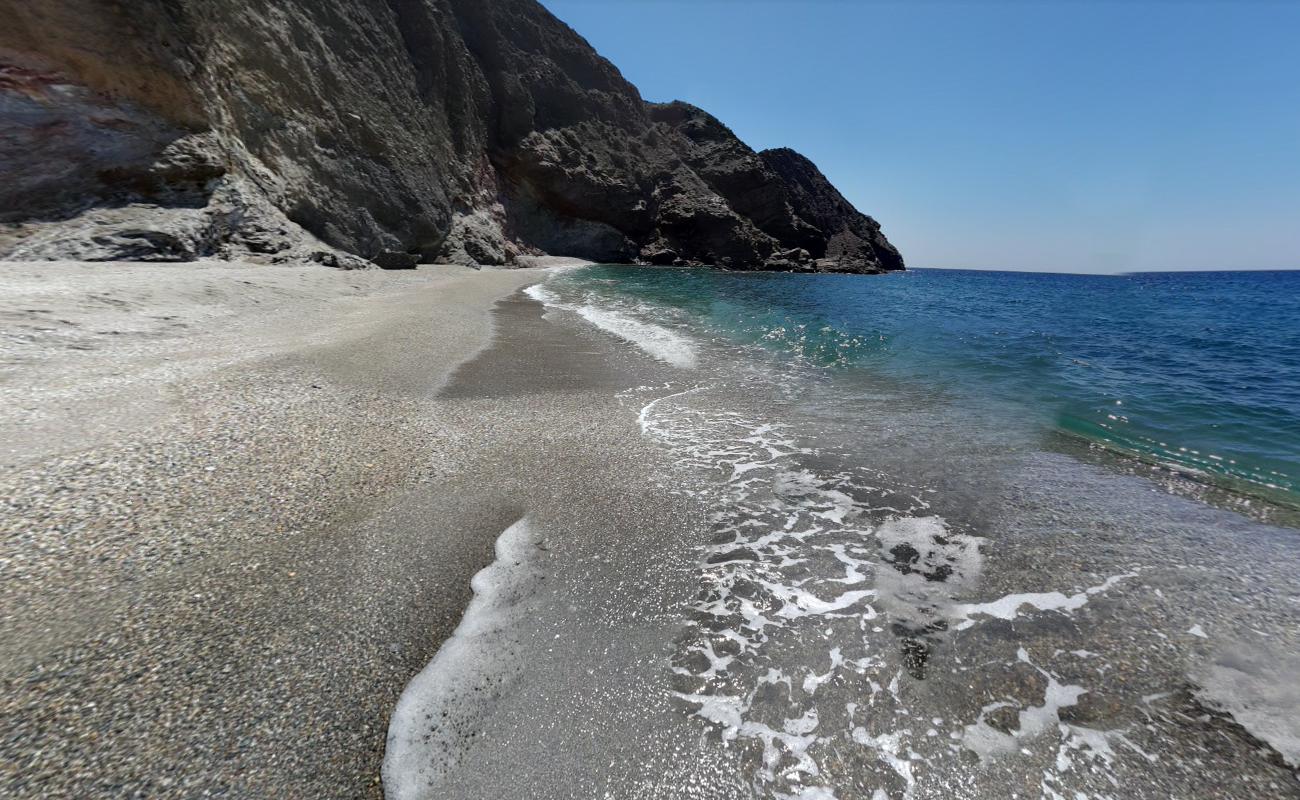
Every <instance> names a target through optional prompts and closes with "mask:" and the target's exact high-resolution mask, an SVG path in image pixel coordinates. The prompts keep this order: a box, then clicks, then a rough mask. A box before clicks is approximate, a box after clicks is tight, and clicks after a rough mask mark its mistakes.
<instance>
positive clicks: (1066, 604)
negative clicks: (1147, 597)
mask: <svg viewBox="0 0 1300 800" xmlns="http://www.w3.org/2000/svg"><path fill="white" fill-rule="evenodd" d="M1136 577H1137V573H1136V572H1126V573H1124V574H1123V575H1112V576H1111V577H1109V578H1107V579H1106V581H1105V582H1104V583H1102V584H1101V585H1099V586H1091V587H1089V588H1087V589H1084V590H1083V591H1082V592H1077V593H1075V594H1072V595H1066V594H1063V593H1061V592H1032V593H1029V594H1009V595H1006V596H1005V597H999V598H998V599H997V600H991V601H989V602H987V603H970V604H965V605H961V606H958V607H957V615H958V616H959V617H963V618H965V621H964V622H962V623H961V624H960V625H958V626H957V628H958V630H965V629H967V628H969V627H971V626H972V625H974V624H975V620H973V619H971V617H975V616H988V617H995V618H997V619H1004V620H1007V621H1011V620H1014V619H1016V618H1017V617H1019V616H1020V613H1021V611H1020V610H1021V609H1022V608H1024V607H1025V606H1030V607H1032V608H1035V609H1037V610H1039V611H1061V612H1069V611H1077V610H1079V609H1080V608H1083V607H1084V606H1085V605H1087V604H1088V601H1089V600H1090V599H1092V597H1093V596H1094V595H1098V594H1101V593H1102V592H1107V591H1110V590H1111V589H1113V588H1114V587H1115V586H1116V584H1118V583H1119V582H1120V581H1122V580H1125V579H1127V578H1136Z"/></svg>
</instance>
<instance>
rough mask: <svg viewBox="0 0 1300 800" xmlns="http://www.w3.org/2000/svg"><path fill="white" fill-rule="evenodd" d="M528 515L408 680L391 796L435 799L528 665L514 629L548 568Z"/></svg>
mask: <svg viewBox="0 0 1300 800" xmlns="http://www.w3.org/2000/svg"><path fill="white" fill-rule="evenodd" d="M537 552H538V548H537V544H536V539H535V537H534V535H533V532H532V530H531V528H530V527H529V524H528V521H527V518H525V519H521V520H519V521H518V522H516V523H515V524H514V525H511V526H510V527H509V528H507V529H506V530H505V531H504V532H503V533H502V534H501V536H500V537H498V539H497V542H496V560H495V561H493V562H492V563H491V564H489V565H488V566H487V567H485V568H483V569H482V570H481V571H479V572H478V574H476V575H475V576H474V578H473V580H471V582H470V586H471V587H472V588H473V590H474V597H473V599H471V600H470V603H469V606H468V607H467V608H466V609H465V615H464V616H463V617H462V618H461V621H460V625H458V626H457V627H456V630H455V631H454V632H453V633H452V635H451V637H450V638H448V639H447V641H445V642H444V643H443V645H442V647H441V648H439V650H438V652H437V654H435V655H434V657H433V660H432V661H430V662H429V663H428V665H427V666H426V667H425V668H424V669H423V670H422V671H421V672H420V673H419V674H418V675H416V676H415V679H414V680H412V681H411V682H410V683H409V684H407V686H406V689H405V690H404V691H403V692H402V696H401V697H400V698H399V699H398V701H397V708H396V709H395V710H394V711H393V716H392V718H391V719H390V721H389V724H388V746H387V750H386V752H385V754H384V767H383V777H384V792H385V796H386V797H388V798H389V800H427V799H428V798H433V797H437V796H438V786H439V785H440V784H441V783H442V781H443V780H444V779H445V778H446V776H447V775H448V773H449V772H450V771H451V770H452V769H454V768H455V767H456V765H457V764H458V763H459V762H460V760H461V759H462V757H463V756H464V754H465V753H466V751H467V750H468V749H469V741H470V737H471V736H472V734H473V733H474V731H475V730H476V729H477V722H478V721H479V720H480V719H482V717H483V715H484V714H485V713H486V712H487V711H488V710H489V709H488V706H490V704H491V703H492V702H493V699H492V698H494V697H495V696H497V695H498V694H499V692H500V690H501V687H502V686H503V685H504V684H506V683H508V682H510V681H511V680H513V679H514V678H515V677H516V676H517V674H518V672H519V670H520V667H521V666H522V664H521V663H519V662H518V661H517V660H516V659H514V658H512V657H511V655H510V654H511V653H512V652H515V651H516V649H517V648H515V647H513V646H512V645H514V644H515V639H516V638H517V636H518V633H517V630H518V629H517V628H516V627H515V626H514V624H513V623H515V622H516V621H517V620H518V619H519V618H520V617H522V616H525V615H526V613H527V611H526V608H527V605H528V601H529V599H530V598H531V597H532V596H533V594H534V591H535V589H536V587H537V584H538V582H539V581H540V580H541V577H542V573H541V569H540V566H539V565H538V563H537V558H536V555H537Z"/></svg>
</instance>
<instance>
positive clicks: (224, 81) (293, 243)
mask: <svg viewBox="0 0 1300 800" xmlns="http://www.w3.org/2000/svg"><path fill="white" fill-rule="evenodd" d="M0 14H3V15H4V17H5V19H6V20H8V21H9V24H7V25H5V26H3V28H2V29H0V171H2V172H3V173H4V174H5V175H6V179H7V180H6V185H5V186H3V187H0V257H6V258H25V259H43V258H77V257H92V256H93V257H103V258H140V259H155V260H187V259H193V258H200V257H214V256H215V257H241V258H253V259H260V260H268V261H277V260H285V259H289V258H311V257H312V255H311V254H313V253H322V252H325V251H327V250H329V251H332V252H339V255H338V256H336V257H333V258H325V257H320V258H316V259H315V260H318V261H321V262H322V263H329V262H331V261H334V262H338V263H344V262H346V263H348V264H349V265H351V264H353V263H354V262H352V261H349V258H355V257H356V256H359V257H361V258H362V259H368V260H370V261H380V260H384V261H390V262H391V257H390V256H385V255H383V254H385V253H390V254H392V253H396V254H403V255H407V254H409V255H413V256H414V257H415V258H416V260H423V261H432V260H443V261H454V262H458V263H465V264H494V265H499V264H511V263H516V259H518V258H519V257H521V256H536V255H540V254H552V255H563V256H573V257H579V258H585V259H590V260H594V261H614V262H635V261H640V262H653V263H664V264H681V265H717V266H724V267H730V268H736V269H834V270H841V271H855V272H873V271H880V270H889V269H901V268H902V266H903V263H902V259H901V257H899V255H898V252H897V250H895V249H894V248H893V247H892V246H891V245H890V244H889V242H888V241H887V240H886V239H885V237H884V236H883V234H882V233H881V232H880V226H879V225H878V224H877V223H876V222H875V221H874V220H872V219H871V218H870V217H867V216H865V215H863V214H861V213H859V212H858V211H857V210H856V209H854V208H853V206H852V205H851V204H850V203H849V202H848V201H847V200H845V199H844V198H843V196H841V195H840V194H839V192H837V191H836V190H835V189H834V187H833V186H832V185H831V184H830V182H829V181H828V180H827V179H826V178H825V176H824V175H822V174H821V172H820V171H818V170H817V168H816V167H815V166H813V165H812V163H811V162H809V161H808V160H807V159H805V158H803V157H802V156H799V155H798V154H796V153H793V151H788V150H775V151H765V152H763V153H756V152H755V151H754V150H753V149H751V148H750V147H748V146H747V145H745V144H744V143H743V142H742V141H740V139H738V138H737V137H736V136H735V135H734V134H733V133H732V132H731V131H730V130H729V129H728V128H727V127H726V126H725V125H723V124H722V123H721V122H719V121H718V120H717V119H716V118H714V117H712V116H711V115H709V114H707V113H706V112H704V111H702V110H700V109H698V108H695V107H694V106H690V105H688V104H685V103H666V104H658V103H646V102H645V101H643V100H642V98H641V96H640V94H639V93H638V92H637V90H636V88H635V87H634V86H632V85H631V84H630V83H628V82H627V81H626V80H625V79H624V78H623V76H622V75H621V74H620V73H619V71H618V70H617V69H616V68H615V67H614V66H613V65H612V64H610V63H609V62H608V61H606V60H605V59H604V58H602V57H601V56H600V55H598V54H597V53H596V52H595V51H594V50H593V49H592V48H591V47H590V45H588V44H587V42H586V41H585V40H583V39H582V37H580V36H579V35H578V34H576V33H575V32H574V31H573V30H572V29H570V28H569V27H568V26H566V25H565V24H564V23H562V22H560V21H559V20H558V19H556V18H555V17H554V16H552V15H551V14H550V13H549V12H548V11H546V9H544V8H543V7H542V6H541V5H540V4H539V3H537V2H535V0H490V1H489V2H485V1H484V0H313V2H304V1H303V0H296V1H291V2H285V3H277V4H275V5H274V7H268V6H266V5H265V4H264V3H261V2H257V0H216V2H199V0H140V2H137V3H133V4H131V5H130V9H129V11H128V10H127V8H126V7H125V6H124V5H122V4H104V3H99V2H95V0H51V1H50V2H46V3H41V4H39V10H38V9H37V8H36V7H35V6H34V5H33V4H29V3H22V2H18V0H0ZM359 54H364V57H360V56H359ZM346 254H355V256H350V257H345V255H346ZM802 254H806V255H802ZM670 255H671V258H669V256H670Z"/></svg>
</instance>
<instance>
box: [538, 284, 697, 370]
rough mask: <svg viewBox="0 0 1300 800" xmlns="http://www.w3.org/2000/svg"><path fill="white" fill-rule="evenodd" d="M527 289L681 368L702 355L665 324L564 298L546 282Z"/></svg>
mask: <svg viewBox="0 0 1300 800" xmlns="http://www.w3.org/2000/svg"><path fill="white" fill-rule="evenodd" d="M524 293H525V294H527V295H528V296H529V297H531V298H533V299H534V300H536V301H538V302H539V303H541V304H543V305H545V306H547V307H548V308H557V309H561V310H564V311H570V312H572V313H574V314H577V315H578V316H579V317H581V318H582V319H584V320H586V321H587V322H588V323H590V324H592V325H594V326H596V327H597V328H599V329H601V330H603V331H605V332H606V333H611V334H613V335H614V336H616V337H618V338H619V339H622V340H623V341H625V342H628V343H630V344H632V345H634V346H635V347H637V349H639V350H641V351H642V352H643V353H646V354H647V355H650V356H653V357H654V358H656V359H658V360H660V361H662V362H664V363H665V364H671V365H672V366H674V367H677V368H679V369H695V368H696V367H697V366H698V363H699V359H698V356H697V354H696V350H695V345H694V344H693V343H692V342H691V340H690V339H688V338H687V337H685V336H683V335H682V334H679V333H676V332H675V331H671V330H669V329H668V328H665V327H663V326H661V325H655V324H653V323H649V322H643V321H641V320H639V319H636V318H635V317H633V316H631V315H630V314H626V313H623V312H621V311H616V310H614V309H612V308H602V307H599V306H596V305H592V304H590V303H578V304H570V303H565V302H562V301H561V300H560V299H559V298H558V297H557V296H556V295H555V293H554V292H552V291H550V290H549V289H547V288H546V287H545V286H544V285H542V284H540V283H539V284H534V285H532V286H530V287H528V288H527V289H525V290H524Z"/></svg>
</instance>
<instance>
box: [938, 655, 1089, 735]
mask: <svg viewBox="0 0 1300 800" xmlns="http://www.w3.org/2000/svg"><path fill="white" fill-rule="evenodd" d="M1018 658H1019V660H1020V661H1021V662H1023V663H1025V664H1029V665H1030V666H1032V667H1034V669H1035V670H1037V671H1038V673H1039V674H1041V675H1042V676H1043V677H1044V678H1046V679H1047V688H1046V689H1044V690H1043V704H1042V705H1037V706H1028V707H1026V708H1021V709H1020V712H1019V714H1018V723H1019V724H1018V725H1017V727H1016V730H1014V731H1011V732H1010V733H1004V732H1002V731H1000V730H998V729H997V728H994V727H993V726H992V725H990V724H989V723H988V722H987V717H988V714H989V712H991V711H995V710H997V709H1000V708H1008V707H1014V704H1011V703H1007V702H1005V701H1000V702H996V703H990V704H989V705H986V706H984V708H983V710H981V711H980V715H979V718H978V719H977V720H976V721H975V722H974V723H972V724H970V725H967V726H966V731H965V734H964V735H963V736H962V744H963V745H965V747H966V748H967V749H968V750H970V751H971V752H973V753H975V754H976V755H978V756H979V757H980V758H981V759H988V758H991V757H993V756H998V755H1007V754H1009V753H1014V752H1015V751H1016V750H1017V749H1018V748H1019V747H1020V743H1021V742H1022V741H1026V740H1029V739H1033V738H1035V737H1037V736H1041V735H1042V734H1044V733H1046V732H1048V731H1050V730H1056V729H1059V728H1060V727H1061V709H1062V708H1067V707H1069V706H1072V705H1074V704H1076V703H1078V702H1079V698H1080V697H1082V696H1083V695H1085V694H1087V690H1086V689H1084V688H1083V687H1082V686H1075V685H1068V684H1063V683H1061V682H1060V681H1058V680H1057V679H1056V676H1055V675H1053V674H1051V673H1050V672H1048V671H1047V670H1044V669H1042V668H1040V667H1037V666H1035V665H1034V664H1033V662H1031V661H1030V660H1029V654H1028V653H1026V652H1025V650H1024V649H1023V648H1022V649H1021V650H1020V652H1019V654H1018ZM1060 758H1061V757H1060V756H1059V755H1058V760H1059V759H1060Z"/></svg>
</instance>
